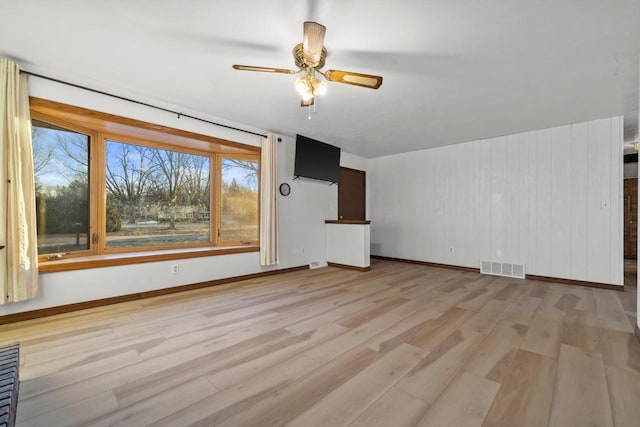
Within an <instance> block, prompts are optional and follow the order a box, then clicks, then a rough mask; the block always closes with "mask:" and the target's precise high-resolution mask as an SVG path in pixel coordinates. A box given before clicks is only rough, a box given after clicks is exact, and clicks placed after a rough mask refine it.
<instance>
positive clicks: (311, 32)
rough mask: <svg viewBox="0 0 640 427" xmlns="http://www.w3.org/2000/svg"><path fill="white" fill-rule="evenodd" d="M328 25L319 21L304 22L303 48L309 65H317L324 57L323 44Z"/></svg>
mask: <svg viewBox="0 0 640 427" xmlns="http://www.w3.org/2000/svg"><path fill="white" fill-rule="evenodd" d="M325 31H326V27H325V26H324V25H321V24H318V23H317V22H309V21H307V22H305V23H304V35H303V37H302V49H303V54H304V59H305V61H306V62H307V64H309V65H313V66H315V65H317V64H318V63H319V62H320V58H321V57H322V45H323V44H324V33H325Z"/></svg>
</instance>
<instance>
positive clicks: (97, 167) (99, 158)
mask: <svg viewBox="0 0 640 427" xmlns="http://www.w3.org/2000/svg"><path fill="white" fill-rule="evenodd" d="M104 142H105V135H104V134H103V133H98V134H97V135H96V138H95V143H94V145H93V148H94V153H95V155H92V156H91V160H92V162H93V166H94V167H93V168H92V173H91V179H92V182H93V183H94V184H93V185H92V194H93V195H94V196H93V197H92V198H91V200H92V235H91V240H92V249H93V252H94V253H96V254H102V253H104V249H105V241H106V216H105V212H106V203H107V202H106V200H107V193H106V185H105V164H106V159H105V155H106V154H105V148H104Z"/></svg>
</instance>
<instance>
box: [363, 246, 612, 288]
mask: <svg viewBox="0 0 640 427" xmlns="http://www.w3.org/2000/svg"><path fill="white" fill-rule="evenodd" d="M371 258H376V259H383V260H386V261H396V262H405V263H409V264H419V265H426V266H429V267H440V268H449V269H452V270H462V271H470V272H473V273H480V269H479V268H472V267H462V266H459V265H451V264H439V263H435V262H427V261H416V260H412V259H404V258H391V257H386V256H380V255H371ZM525 278H526V279H527V280H539V281H541V282H553V283H562V284H564V285H574V286H586V287H589V288H599V289H610V290H614V291H624V286H617V285H609V284H607V283H599V282H587V281H584V280H573V279H560V278H557V277H547V276H536V275H532V274H527V275H526V276H525Z"/></svg>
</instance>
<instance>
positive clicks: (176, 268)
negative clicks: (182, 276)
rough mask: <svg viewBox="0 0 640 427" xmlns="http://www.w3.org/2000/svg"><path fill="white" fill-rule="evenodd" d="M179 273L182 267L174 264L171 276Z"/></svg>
mask: <svg viewBox="0 0 640 427" xmlns="http://www.w3.org/2000/svg"><path fill="white" fill-rule="evenodd" d="M178 273H180V267H179V266H178V264H172V265H171V274H178Z"/></svg>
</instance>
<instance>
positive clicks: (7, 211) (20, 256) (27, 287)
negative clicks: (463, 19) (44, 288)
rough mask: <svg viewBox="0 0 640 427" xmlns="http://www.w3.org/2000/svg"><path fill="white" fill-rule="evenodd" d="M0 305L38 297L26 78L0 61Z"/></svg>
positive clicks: (10, 62) (4, 61)
mask: <svg viewBox="0 0 640 427" xmlns="http://www.w3.org/2000/svg"><path fill="white" fill-rule="evenodd" d="M0 180H1V181H0V246H4V248H3V249H0V281H1V282H0V286H1V288H2V289H1V291H2V295H0V304H6V303H9V302H16V301H22V300H26V299H29V298H33V297H35V296H36V295H37V294H38V249H37V240H36V239H37V237H36V206H35V185H34V176H33V152H32V148H31V119H30V117H29V89H28V82H27V76H25V75H22V76H21V75H20V68H19V67H18V64H16V63H14V62H12V61H10V60H8V59H6V58H0Z"/></svg>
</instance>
